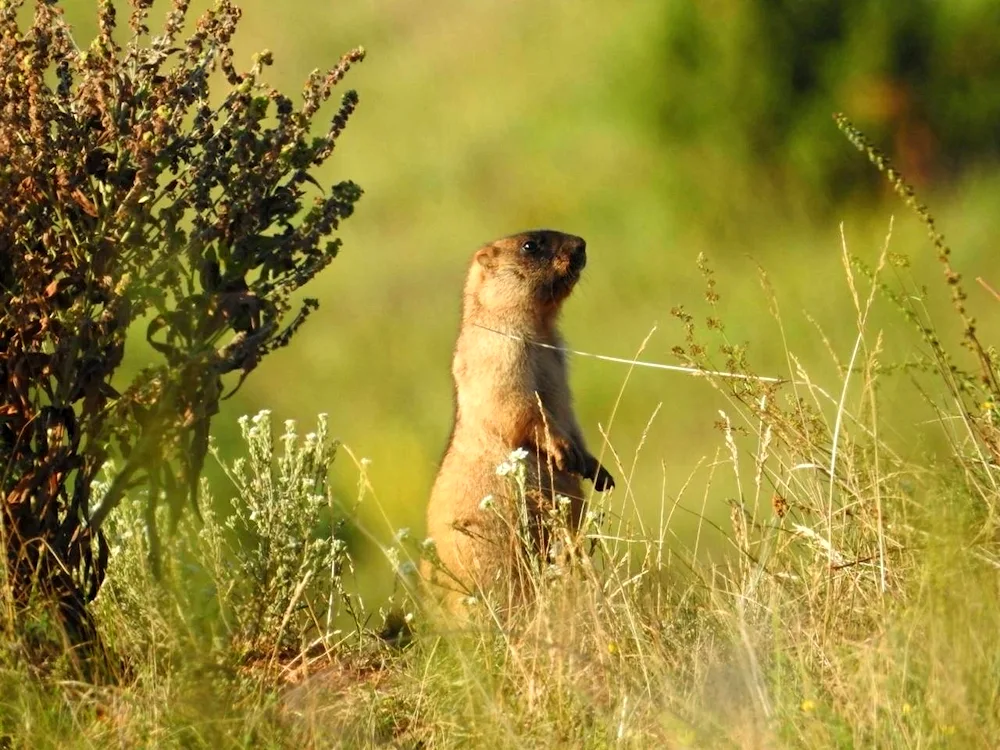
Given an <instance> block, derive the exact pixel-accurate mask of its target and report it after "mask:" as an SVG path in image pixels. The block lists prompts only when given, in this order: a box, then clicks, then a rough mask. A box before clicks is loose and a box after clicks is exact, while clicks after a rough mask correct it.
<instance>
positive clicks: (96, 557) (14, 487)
mask: <svg viewBox="0 0 1000 750" xmlns="http://www.w3.org/2000/svg"><path fill="white" fill-rule="evenodd" d="M22 5H23V3H22V2H18V1H14V2H8V1H6V0H5V1H4V2H0V195H2V196H3V201H2V202H0V394H2V398H0V490H2V496H0V497H2V503H3V513H2V515H0V518H2V521H3V525H2V532H0V533H2V537H3V541H4V543H5V545H6V551H7V569H6V570H7V576H6V580H7V581H8V584H9V586H8V588H9V591H10V592H12V601H13V602H14V603H15V609H16V608H17V607H24V606H26V605H27V604H28V603H29V602H31V601H36V600H38V596H39V595H41V596H43V597H44V600H46V601H49V600H54V601H56V602H57V603H58V605H59V612H60V615H61V620H62V622H63V624H64V625H65V626H66V628H67V632H68V634H69V636H70V638H71V640H75V641H77V642H79V643H85V642H88V641H90V640H92V639H93V637H94V633H93V628H92V624H91V621H90V619H89V616H88V614H87V611H86V603H87V602H88V601H90V600H91V599H93V597H94V596H95V595H96V594H97V591H98V589H99V587H100V586H101V583H102V581H103V578H104V575H105V569H106V567H107V563H108V548H107V545H106V543H105V541H104V538H103V534H102V530H101V527H102V523H103V522H104V521H105V519H106V518H107V516H108V514H109V513H111V512H113V511H114V509H115V507H116V506H117V505H118V504H119V503H120V502H121V501H122V499H123V497H124V496H125V494H126V493H133V492H134V491H135V490H136V489H137V488H144V489H145V490H146V496H147V497H148V501H146V502H148V510H147V519H148V526H149V529H148V531H149V535H150V542H151V548H152V549H153V550H154V553H155V550H156V539H157V531H156V527H155V523H154V518H155V509H156V505H157V503H158V502H162V501H166V502H169V503H170V507H171V509H172V517H174V518H176V515H177V514H178V513H180V511H181V506H182V505H183V504H184V502H185V500H190V501H194V500H196V497H195V494H196V489H197V486H198V477H199V474H200V473H201V471H202V466H203V462H204V458H205V454H206V450H207V448H208V433H209V423H210V420H211V418H212V416H213V415H214V414H215V413H216V412H217V410H218V407H219V402H220V400H221V399H222V398H224V397H225V394H224V383H223V376H225V375H226V374H227V373H234V374H233V375H231V376H230V377H232V378H233V379H234V380H236V378H237V375H236V374H237V373H238V381H237V382H234V383H232V384H230V385H231V386H232V388H233V389H235V388H236V387H238V386H239V384H241V383H242V382H243V379H244V378H245V377H246V376H247V374H249V373H250V372H251V371H252V370H253V369H254V368H255V367H256V366H257V364H258V363H259V362H260V360H261V358H262V357H264V356H265V355H267V354H268V353H269V352H271V351H273V350H274V349H276V348H278V347H281V346H284V345H286V344H287V343H288V342H289V340H290V339H291V337H292V336H293V335H294V334H295V332H296V331H297V330H298V328H299V327H300V326H301V325H302V323H303V322H304V321H305V319H306V317H307V316H308V314H309V313H310V312H311V311H312V310H314V309H315V308H316V305H317V302H316V300H313V299H306V300H305V301H304V302H303V303H302V304H301V306H299V307H298V309H295V306H293V303H292V301H291V295H292V294H293V293H294V292H295V291H296V290H298V289H299V288H300V287H302V286H303V285H305V284H306V283H307V282H309V281H310V280H311V279H312V278H313V277H314V276H315V275H316V274H317V273H318V272H319V271H321V270H322V269H323V268H325V267H326V266H327V264H329V263H330V261H331V260H332V259H333V258H334V257H335V256H336V254H337V250H338V248H339V246H340V240H339V239H329V238H330V236H331V234H332V233H333V232H334V231H335V230H337V228H338V227H339V225H340V222H341V221H342V220H344V219H345V218H347V217H348V216H350V215H351V213H352V211H353V208H354V204H355V202H356V201H357V200H358V199H359V197H360V196H361V190H360V188H359V187H358V186H357V185H355V184H354V183H352V182H340V183H337V184H335V185H333V186H332V187H331V188H329V190H326V191H321V190H314V192H315V193H316V197H313V198H312V200H311V201H310V200H309V199H308V198H307V191H310V190H312V188H311V186H310V184H307V183H311V184H312V186H315V187H316V188H318V187H319V184H318V183H317V182H316V179H315V178H314V177H313V176H311V174H310V173H311V171H313V170H314V169H315V168H317V167H319V166H320V165H322V164H323V163H324V162H325V161H326V160H327V159H328V158H329V157H330V156H331V155H332V153H333V151H334V146H335V144H336V141H337V138H338V136H339V135H340V133H341V131H342V130H343V129H344V127H345V125H346V123H347V120H348V119H349V117H350V116H351V114H352V112H353V111H354V109H355V106H356V105H357V101H358V99H357V95H356V93H355V92H353V91H348V92H347V93H345V94H344V95H343V97H342V99H341V103H340V106H339V109H338V110H337V112H336V114H335V115H334V116H333V118H332V121H331V122H330V124H329V126H328V127H327V128H326V129H325V132H323V134H322V135H319V136H317V137H314V135H313V133H312V126H313V120H314V118H315V116H316V115H317V112H318V110H319V108H320V106H321V105H322V103H323V102H324V101H325V100H327V99H328V98H329V97H330V95H331V94H332V93H333V89H334V88H335V87H336V86H337V85H338V84H339V83H340V81H341V79H342V78H343V77H344V75H345V74H346V73H347V71H348V69H349V68H350V67H351V65H352V64H354V63H357V62H359V61H360V60H361V59H362V58H363V56H364V51H363V50H362V49H356V50H354V51H352V52H350V53H348V54H347V55H345V56H344V57H342V58H341V59H340V61H339V62H338V64H337V65H336V66H335V67H334V68H332V69H331V70H330V71H328V72H327V73H325V74H321V73H319V72H315V73H313V74H312V75H311V76H310V77H309V80H308V81H307V83H306V85H305V88H304V91H303V101H302V103H301V104H300V105H299V106H298V107H296V106H295V105H293V103H292V100H291V99H289V98H288V97H286V96H284V95H283V94H281V93H280V92H278V91H277V90H275V89H273V88H271V87H269V86H267V85H266V84H264V83H263V82H262V80H261V76H262V72H263V70H264V68H265V67H266V66H268V65H270V64H271V56H270V54H269V53H267V52H265V53H262V54H259V55H257V56H255V59H254V63H253V66H252V68H251V69H250V70H249V71H248V72H246V73H239V72H237V70H236V69H235V67H234V63H233V50H232V47H231V46H230V41H231V39H232V37H233V33H234V31H235V29H236V25H237V22H238V20H239V18H240V10H239V9H238V8H237V7H236V6H235V5H233V4H232V2H230V0H218V2H217V3H216V5H215V6H214V8H212V9H211V10H209V11H207V12H206V13H205V14H204V15H202V16H201V17H200V19H198V21H197V24H196V25H195V27H194V30H193V32H191V33H190V36H188V37H187V39H186V40H185V41H178V39H179V37H180V36H181V34H182V29H183V28H184V25H185V21H186V17H187V11H188V0H173V4H172V6H171V8H170V10H169V12H168V13H167V16H166V21H165V24H164V27H163V31H162V33H161V34H159V35H158V36H151V35H150V32H149V28H148V27H147V25H146V24H147V18H148V14H149V9H150V6H151V5H152V0H131V17H130V19H129V28H130V29H131V39H130V41H129V42H128V43H127V44H126V45H125V46H124V47H122V46H120V45H119V44H118V43H116V41H115V29H116V21H115V7H114V5H113V4H112V3H111V2H110V1H109V0H101V1H100V2H99V3H98V26H99V32H98V35H97V37H96V38H95V39H94V41H93V43H92V44H90V46H89V47H87V48H86V49H80V48H79V47H78V46H77V45H76V43H75V41H74V39H73V36H72V34H71V31H70V29H69V27H68V26H67V25H66V23H65V22H64V20H63V17H62V11H61V9H60V8H59V7H58V5H56V4H54V3H52V2H43V1H41V0H40V1H39V2H37V3H36V5H35V9H34V17H33V20H32V21H31V23H30V26H28V27H27V28H24V29H22V28H21V25H19V20H18V19H19V17H20V18H24V15H23V14H22V13H20V11H21V10H22V7H21V6H22ZM223 78H224V80H225V82H226V83H227V84H228V85H227V86H226V87H225V90H224V91H222V92H210V82H212V81H214V82H221V80H222V79H223ZM134 324H139V325H141V326H144V328H145V336H146V339H147V340H148V341H149V343H150V344H151V346H152V348H153V350H154V351H155V354H154V356H155V357H156V361H155V363H153V364H150V365H149V366H147V367H145V368H144V369H142V370H141V372H139V373H138V375H136V376H135V377H134V379H132V381H131V382H128V383H121V382H119V380H117V379H115V377H116V375H117V377H118V378H121V377H122V375H121V373H120V372H119V368H120V365H121V363H122V357H123V353H124V350H125V345H126V342H127V341H129V340H130V339H129V332H130V330H141V329H138V328H136V329H133V326H134ZM112 457H115V458H117V459H118V465H119V467H120V468H119V470H118V472H117V474H116V475H115V477H114V479H113V481H112V482H111V484H110V487H109V488H108V489H107V491H106V492H105V493H104V494H103V496H102V497H101V498H95V497H94V496H93V490H92V483H93V482H94V480H95V477H96V476H97V474H98V471H99V470H100V469H101V467H102V466H103V465H104V464H105V463H106V461H108V459H109V458H112ZM98 499H99V500H100V503H99V504H97V500H98ZM95 505H96V507H95ZM154 557H155V554H154Z"/></svg>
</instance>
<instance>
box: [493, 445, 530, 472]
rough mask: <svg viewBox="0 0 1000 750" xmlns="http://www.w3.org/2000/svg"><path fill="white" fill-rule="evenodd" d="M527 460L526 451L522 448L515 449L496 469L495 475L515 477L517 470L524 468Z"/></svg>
mask: <svg viewBox="0 0 1000 750" xmlns="http://www.w3.org/2000/svg"><path fill="white" fill-rule="evenodd" d="M527 458H528V451H526V450H525V449H524V448H517V449H515V450H513V451H511V453H510V455H509V456H507V460H506V461H504V462H503V463H502V464H500V465H499V466H498V467H497V475H499V476H501V477H506V476H513V475H516V474H517V473H518V470H519V469H521V468H522V467H523V466H524V462H525V460H526V459H527Z"/></svg>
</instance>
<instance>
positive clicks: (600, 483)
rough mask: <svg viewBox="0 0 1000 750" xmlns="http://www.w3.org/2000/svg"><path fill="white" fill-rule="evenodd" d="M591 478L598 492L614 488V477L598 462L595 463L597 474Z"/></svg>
mask: <svg viewBox="0 0 1000 750" xmlns="http://www.w3.org/2000/svg"><path fill="white" fill-rule="evenodd" d="M593 479H594V489H595V490H597V491H598V492H607V491H608V490H613V489H614V488H615V478H614V477H613V476H611V472H610V471H608V470H607V469H605V468H604V467H603V466H601V465H600V464H597V475H596V476H595V477H593Z"/></svg>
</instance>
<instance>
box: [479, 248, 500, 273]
mask: <svg viewBox="0 0 1000 750" xmlns="http://www.w3.org/2000/svg"><path fill="white" fill-rule="evenodd" d="M498 253H499V251H498V250H497V249H496V248H495V247H494V246H493V245H487V246H486V247H483V248H480V249H479V251H478V252H477V253H476V263H478V264H479V265H481V266H482V267H483V268H487V269H493V268H496V265H497V254H498Z"/></svg>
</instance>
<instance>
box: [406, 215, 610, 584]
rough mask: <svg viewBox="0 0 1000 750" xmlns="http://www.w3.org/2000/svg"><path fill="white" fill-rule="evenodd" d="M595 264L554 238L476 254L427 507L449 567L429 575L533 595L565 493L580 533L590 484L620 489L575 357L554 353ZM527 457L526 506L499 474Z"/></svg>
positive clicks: (567, 238) (427, 570) (546, 234)
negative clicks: (560, 319) (600, 444)
mask: <svg viewBox="0 0 1000 750" xmlns="http://www.w3.org/2000/svg"><path fill="white" fill-rule="evenodd" d="M586 262H587V253H586V243H585V242H584V240H583V239H581V238H580V237H575V236H573V235H569V234H563V233H561V232H555V231H551V230H538V231H531V232H525V233H522V234H516V235H512V236H510V237H506V238H504V239H501V240H497V241H496V242H492V243H490V244H487V245H485V246H484V247H482V248H480V249H479V250H478V251H477V252H476V254H475V256H474V257H473V260H472V263H471V266H470V268H469V273H468V277H467V280H466V283H465V291H464V294H463V300H462V326H461V330H460V332H459V336H458V342H457V344H456V346H455V356H454V362H453V365H452V375H453V377H454V383H455V419H454V426H453V427H452V433H451V438H450V439H449V442H448V448H447V450H446V451H445V454H444V458H443V459H442V462H441V467H440V469H439V471H438V475H437V478H436V480H435V482H434V487H433V490H432V491H431V498H430V503H429V505H428V508H427V525H428V534H429V536H430V537H431V538H432V539H433V540H434V542H435V544H436V554H437V558H438V561H437V562H436V563H435V564H425V565H424V576H425V578H428V579H430V580H431V582H432V583H433V584H436V586H440V587H443V588H445V589H448V590H450V591H451V592H474V591H477V590H489V591H492V592H493V593H494V594H496V595H498V596H499V597H501V598H503V597H509V598H508V601H514V600H517V599H521V598H523V595H524V594H525V593H527V592H526V591H524V584H525V583H526V578H525V572H526V567H525V565H524V564H523V563H524V560H525V559H526V557H525V555H524V553H525V552H527V553H529V554H536V555H537V554H542V555H545V554H548V552H547V544H548V537H547V534H546V527H545V523H544V520H545V517H546V515H547V514H549V512H550V511H551V510H552V509H554V508H555V496H556V495H559V496H563V497H566V498H568V499H569V503H568V508H567V510H568V515H567V520H568V526H569V528H570V529H571V530H574V531H575V530H576V529H578V528H579V525H580V521H581V518H582V516H583V508H584V495H583V490H582V488H581V485H580V480H581V478H585V479H590V480H592V481H593V482H594V486H595V488H596V489H597V490H598V491H602V492H603V491H604V490H609V489H611V488H612V487H614V479H613V478H612V476H611V474H610V473H608V471H607V470H606V469H605V468H604V467H603V466H601V464H600V463H599V462H598V460H597V459H596V458H594V456H593V455H591V454H590V452H589V451H588V450H587V447H586V444H585V443H584V439H583V434H582V432H581V430H580V426H579V425H578V424H577V421H576V417H575V416H574V414H573V408H572V403H571V398H570V391H569V380H568V377H567V372H566V359H565V355H564V354H563V352H562V351H560V350H559V349H555V348H548V347H562V345H563V344H562V339H561V337H560V335H559V332H558V331H557V330H556V318H557V316H558V314H559V310H560V308H561V306H562V303H563V301H564V300H565V299H566V297H567V296H569V293H570V292H571V291H572V290H573V287H574V285H575V284H576V282H577V281H578V280H579V278H580V272H581V271H582V270H583V267H584V265H586ZM538 344H547V345H548V347H546V346H538ZM517 449H523V450H524V451H526V453H527V455H526V457H525V463H526V468H527V471H526V487H527V490H528V491H527V493H526V495H527V500H528V502H527V503H524V504H522V503H521V502H520V498H518V497H515V495H518V494H519V493H518V492H517V491H516V490H513V489H512V486H511V479H510V478H509V477H506V476H501V475H498V473H497V467H498V466H500V465H501V464H503V463H504V462H505V461H508V458H509V456H510V454H511V453H512V451H515V450H517ZM522 455H523V454H522ZM525 522H526V523H525ZM525 527H527V533H526V534H525V533H519V530H520V532H524V531H525ZM529 537H530V543H529V544H525V543H524V542H525V541H526V540H528V538H529ZM526 547H530V548H529V549H525V548H526ZM451 598H453V599H454V598H455V596H454V594H453V595H452V597H451Z"/></svg>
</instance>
